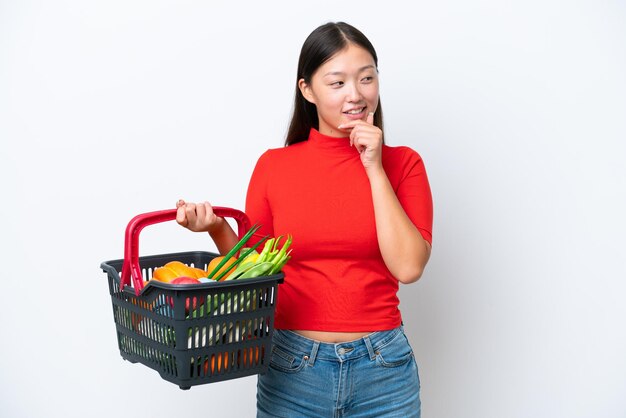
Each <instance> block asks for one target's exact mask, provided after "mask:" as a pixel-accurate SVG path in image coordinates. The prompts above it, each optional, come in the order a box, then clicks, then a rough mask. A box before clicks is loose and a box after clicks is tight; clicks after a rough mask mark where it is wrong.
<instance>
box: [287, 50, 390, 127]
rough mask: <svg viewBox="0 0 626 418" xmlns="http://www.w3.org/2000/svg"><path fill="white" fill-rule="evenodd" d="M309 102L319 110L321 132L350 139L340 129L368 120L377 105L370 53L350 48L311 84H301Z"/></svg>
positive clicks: (375, 75) (319, 71)
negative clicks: (355, 121)
mask: <svg viewBox="0 0 626 418" xmlns="http://www.w3.org/2000/svg"><path fill="white" fill-rule="evenodd" d="M298 86H299V87H300V91H301V92H302V95H303V96H304V98H305V99H306V100H308V101H309V102H311V103H313V104H314V105H315V106H316V107H317V115H318V117H319V132H320V133H322V134H324V135H328V136H336V137H344V136H349V135H350V130H340V129H338V128H337V126H339V125H341V124H342V123H345V122H349V121H352V120H357V119H361V120H363V121H364V120H366V119H367V115H368V113H370V112H376V106H377V105H378V71H377V70H376V63H375V62H374V58H373V57H372V55H371V54H370V53H369V52H367V50H365V49H363V48H361V47H359V46H356V45H353V44H349V45H348V46H347V47H346V48H344V49H342V50H341V51H339V52H337V53H336V54H335V55H334V56H333V57H332V58H331V59H329V60H328V61H326V62H325V63H324V64H322V65H321V66H320V67H319V68H318V69H317V71H315V73H313V76H312V77H311V82H310V83H306V82H305V81H304V79H301V80H299V82H298Z"/></svg>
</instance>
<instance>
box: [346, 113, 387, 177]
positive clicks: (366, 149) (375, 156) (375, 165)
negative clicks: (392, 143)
mask: <svg viewBox="0 0 626 418" xmlns="http://www.w3.org/2000/svg"><path fill="white" fill-rule="evenodd" d="M338 128H339V129H341V130H351V132H350V145H353V146H355V147H356V149H357V151H359V153H360V154H361V162H362V163H363V166H364V167H365V171H366V172H367V173H368V174H369V172H370V171H371V170H375V169H379V168H382V157H381V155H382V153H381V150H382V147H383V131H381V130H380V128H378V126H375V125H374V113H373V112H370V113H369V114H368V115H367V120H366V121H365V122H364V121H362V120H355V121H352V122H348V123H344V124H341V125H339V127H338Z"/></svg>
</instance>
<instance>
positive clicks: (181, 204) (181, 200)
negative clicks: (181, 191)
mask: <svg viewBox="0 0 626 418" xmlns="http://www.w3.org/2000/svg"><path fill="white" fill-rule="evenodd" d="M181 206H185V201H184V200H183V199H178V202H176V209H178V208H179V207H181Z"/></svg>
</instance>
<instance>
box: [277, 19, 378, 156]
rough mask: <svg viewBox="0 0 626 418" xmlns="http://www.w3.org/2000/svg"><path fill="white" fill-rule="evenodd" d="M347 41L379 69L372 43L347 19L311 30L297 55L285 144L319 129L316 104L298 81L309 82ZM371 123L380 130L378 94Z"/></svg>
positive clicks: (295, 141)
mask: <svg viewBox="0 0 626 418" xmlns="http://www.w3.org/2000/svg"><path fill="white" fill-rule="evenodd" d="M350 43H352V44H354V45H357V46H359V47H361V48H363V49H365V50H366V51H368V52H369V53H370V54H371V55H372V57H373V58H374V63H375V64H376V69H377V70H378V56H377V55H376V51H375V50H374V46H373V45H372V43H371V42H370V41H369V39H367V38H366V37H365V35H363V33H361V32H360V31H359V30H358V29H357V28H355V27H353V26H351V25H349V24H347V23H344V22H337V23H334V22H329V23H326V24H324V25H322V26H320V27H318V28H317V29H315V30H314V31H313V32H311V34H310V35H309V36H308V38H306V40H305V41H304V44H303V45H302V50H301V51H300V59H299V60H298V74H297V77H296V93H295V99H294V105H293V116H292V117H291V122H290V124H289V131H287V138H286V139H285V146H289V145H293V144H295V143H298V142H302V141H305V140H306V139H307V138H308V137H309V131H310V130H311V128H315V129H319V120H318V118H317V108H316V107H315V105H314V104H313V103H311V102H309V101H307V100H306V99H305V98H304V96H303V95H302V92H301V91H300V89H299V88H298V81H299V80H300V79H304V81H305V82H306V83H310V82H311V77H312V76H313V73H315V71H317V69H318V68H319V67H320V66H321V65H322V64H324V63H325V62H326V61H328V60H329V59H331V58H332V57H333V56H334V55H335V54H336V53H337V52H339V51H341V50H342V49H344V48H346V47H347V46H348V45H349V44H350ZM374 125H376V126H378V127H379V128H380V129H381V130H382V129H383V109H382V107H381V105H380V96H379V98H378V106H377V109H376V113H375V114H374Z"/></svg>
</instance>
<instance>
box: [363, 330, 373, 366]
mask: <svg viewBox="0 0 626 418" xmlns="http://www.w3.org/2000/svg"><path fill="white" fill-rule="evenodd" d="M363 341H364V342H365V346H366V347H367V352H368V353H369V355H370V360H376V353H375V352H374V348H373V347H372V342H371V341H370V337H369V335H366V336H365V337H363Z"/></svg>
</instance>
